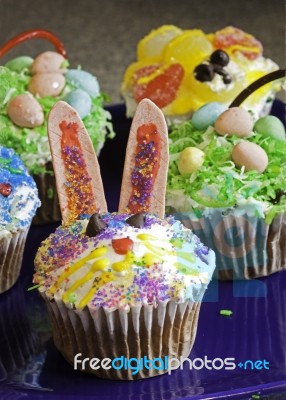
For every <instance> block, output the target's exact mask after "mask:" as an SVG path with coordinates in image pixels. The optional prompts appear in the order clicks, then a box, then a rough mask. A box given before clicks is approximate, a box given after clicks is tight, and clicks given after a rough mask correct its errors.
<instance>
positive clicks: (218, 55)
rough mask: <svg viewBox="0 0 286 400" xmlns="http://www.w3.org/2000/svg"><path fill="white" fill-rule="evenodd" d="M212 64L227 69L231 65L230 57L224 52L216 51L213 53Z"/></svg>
mask: <svg viewBox="0 0 286 400" xmlns="http://www.w3.org/2000/svg"><path fill="white" fill-rule="evenodd" d="M210 62H211V63H212V64H217V65H220V66H221V67H225V66H226V65H227V64H228V63H229V56H228V54H227V53H226V52H225V51H223V50H216V51H214V52H213V53H212V55H211V58H210Z"/></svg>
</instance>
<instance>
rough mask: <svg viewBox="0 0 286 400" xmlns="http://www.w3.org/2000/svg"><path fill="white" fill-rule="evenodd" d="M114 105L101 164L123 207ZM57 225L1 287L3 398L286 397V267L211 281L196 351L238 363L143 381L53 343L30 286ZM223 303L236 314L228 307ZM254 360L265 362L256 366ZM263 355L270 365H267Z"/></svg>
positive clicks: (119, 129) (122, 142)
mask: <svg viewBox="0 0 286 400" xmlns="http://www.w3.org/2000/svg"><path fill="white" fill-rule="evenodd" d="M108 109H109V110H110V111H111V113H112V117H113V123H114V127H115V131H116V133H117V136H116V138H115V139H113V140H109V141H107V143H106V145H105V147H104V149H103V150H102V153H101V155H100V165H101V170H102V177H103V181H104V186H105V192H106V197H107V202H108V206H109V210H110V211H116V209H117V204H118V199H119V193H120V186H121V175H122V169H123V163H124V156H125V147H126V142H127V137H128V132H129V128H130V120H127V119H126V118H125V107H124V106H123V105H115V106H111V107H109V108H108ZM272 114H274V115H277V116H279V117H280V118H281V119H282V120H283V121H285V106H284V104H283V103H282V102H280V101H275V103H274V106H273V109H272ZM56 226H57V224H53V225H43V226H33V227H32V228H31V230H30V233H29V236H28V241H27V245H26V248H25V254H24V260H23V267H22V271H21V276H20V279H19V280H18V282H17V283H16V285H15V286H14V287H13V288H12V289H11V290H10V291H8V292H7V293H5V294H2V295H0V399H1V400H2V399H7V400H8V399H9V400H10V399H12V400H14V399H43V398H44V399H53V400H55V399H102V400H114V399H118V400H125V399H133V400H147V399H152V400H161V399H162V400H163V399H164V400H165V399H166V400H167V399H169V400H171V399H172V400H173V399H176V400H177V399H178V400H179V399H185V400H186V399H194V400H195V399H196V400H199V399H244V400H246V399H252V398H260V399H273V400H274V399H286V339H285V338H286V271H285V272H280V273H276V274H274V275H272V276H269V277H267V278H261V279H257V280H254V281H248V282H247V281H236V282H234V283H232V282H217V281H215V280H213V281H212V282H211V283H210V286H209V289H208V291H207V294H206V296H205V298H204V301H203V304H202V306H201V311H200V317H199V325H198V331H197V337H196V341H195V345H194V348H193V350H192V352H191V354H190V359H191V360H194V359H195V358H202V359H203V358H204V357H205V356H207V358H208V359H209V360H214V359H215V358H221V359H225V358H235V363H236V365H237V368H236V369H234V370H225V369H212V370H210V369H207V368H203V369H200V370H196V369H192V370H190V369H189V367H188V365H187V364H186V363H185V364H184V368H183V369H182V370H180V369H179V370H176V371H173V372H172V373H171V374H170V375H168V374H166V375H162V376H159V377H156V378H150V379H146V380H141V381H135V382H128V381H125V382H124V381H107V380H101V379H97V378H94V377H92V376H89V375H85V374H83V373H80V372H77V371H74V370H73V368H72V367H71V366H70V365H69V364H67V362H66V361H65V360H64V358H63V357H62V356H61V354H60V353H59V352H58V351H57V349H56V348H55V346H54V344H53V340H52V338H51V333H50V326H49V321H48V318H47V313H46V309H45V305H44V303H43V301H42V299H41V298H40V296H39V295H38V293H37V291H36V290H33V291H27V288H28V287H30V286H32V274H33V259H34V256H35V253H36V250H37V248H38V246H39V244H40V242H41V241H42V240H43V239H44V238H46V237H47V236H48V235H49V234H50V233H51V232H53V231H54V230H55V228H56ZM221 309H227V310H231V311H232V312H233V314H232V316H229V317H226V316H222V315H220V310H221ZM247 360H250V361H247ZM259 360H261V362H259ZM264 360H265V361H264ZM246 361H247V363H246V364H245V362H246ZM254 362H257V364H256V366H257V367H258V368H260V369H258V368H251V365H252V364H251V363H254ZM263 362H264V366H267V367H268V368H269V369H266V368H261V367H262V366H263ZM268 363H269V364H268ZM219 364H220V362H219V361H216V364H215V365H216V366H218V365H219ZM238 365H242V366H241V367H239V366H238ZM253 395H254V397H253ZM255 396H256V397H255ZM257 396H260V397H257Z"/></svg>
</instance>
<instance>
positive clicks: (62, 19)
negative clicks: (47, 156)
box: [0, 0, 285, 103]
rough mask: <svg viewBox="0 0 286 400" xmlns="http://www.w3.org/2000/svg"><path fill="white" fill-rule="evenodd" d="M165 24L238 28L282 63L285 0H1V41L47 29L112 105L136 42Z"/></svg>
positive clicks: (40, 44)
mask: <svg viewBox="0 0 286 400" xmlns="http://www.w3.org/2000/svg"><path fill="white" fill-rule="evenodd" d="M163 24H174V25H177V26H179V27H181V28H184V29H193V28H201V29H202V30H204V31H206V32H213V31H215V30H218V29H221V28H223V27H225V26H226V25H230V24H231V25H234V26H237V27H239V28H241V29H243V30H246V31H247V32H249V33H252V34H253V35H254V36H256V37H257V38H258V39H259V40H260V41H261V42H262V43H263V45H264V55H265V56H267V57H270V58H272V59H273V60H274V61H276V62H277V63H278V64H279V65H280V66H281V67H283V66H284V67H285V2H284V0H263V1H262V0H249V1H244V0H241V1H237V0H228V1H226V0H219V1H215V0H164V1H163V0H157V1H156V0H0V45H2V44H4V43H5V41H6V40H8V39H9V38H11V37H12V36H14V35H16V34H17V33H19V32H21V31H23V30H27V29H31V28H34V27H38V28H43V29H48V30H51V31H52V32H54V33H55V34H57V35H58V36H59V37H60V38H61V40H62V41H63V42H64V44H65V47H66V49H67V51H68V55H69V59H70V64H71V66H73V67H76V66H77V65H78V64H80V65H82V67H83V68H84V69H86V70H88V71H90V72H92V73H94V74H95V75H96V76H97V77H98V79H99V82H100V84H101V88H102V90H103V91H104V92H106V93H107V94H109V95H110V98H111V103H118V102H120V101H121V99H120V94H119V88H120V83H121V79H122V76H123V73H124V70H125V68H126V66H127V65H128V64H129V63H130V62H131V61H133V60H135V54H136V44H137V42H138V40H139V39H140V38H142V37H143V36H144V35H146V34H147V33H148V32H149V31H150V30H151V29H155V28H157V27H159V26H160V25H163ZM48 49H52V46H51V45H49V44H48V42H46V41H43V40H40V39H37V40H33V41H30V42H28V43H25V44H22V45H20V46H19V47H18V48H17V49H15V50H13V51H11V52H10V53H9V55H8V56H6V57H5V58H4V60H1V64H3V63H4V61H5V60H8V59H10V58H12V57H14V56H16V55H23V54H25V55H30V56H36V55H37V54H38V53H39V52H43V51H45V50H48ZM280 96H281V95H280ZM280 96H279V97H280Z"/></svg>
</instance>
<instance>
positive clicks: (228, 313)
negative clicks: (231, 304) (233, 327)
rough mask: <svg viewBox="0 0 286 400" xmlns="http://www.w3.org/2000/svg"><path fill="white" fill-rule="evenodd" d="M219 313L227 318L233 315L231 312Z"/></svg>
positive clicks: (223, 311) (221, 311) (222, 311)
mask: <svg viewBox="0 0 286 400" xmlns="http://www.w3.org/2000/svg"><path fill="white" fill-rule="evenodd" d="M219 313H220V315H224V316H226V317H230V316H231V315H232V314H233V312H232V311H231V310H220V312H219Z"/></svg>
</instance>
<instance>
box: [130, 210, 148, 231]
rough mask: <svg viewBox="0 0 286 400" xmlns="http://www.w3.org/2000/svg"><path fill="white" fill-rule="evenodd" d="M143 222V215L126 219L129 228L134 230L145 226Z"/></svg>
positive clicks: (144, 218)
mask: <svg viewBox="0 0 286 400" xmlns="http://www.w3.org/2000/svg"><path fill="white" fill-rule="evenodd" d="M145 220H146V214H145V213H137V214H134V215H131V217H129V218H127V220H126V223H127V224H128V225H130V226H134V227H135V228H142V227H143V226H144V225H145Z"/></svg>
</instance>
